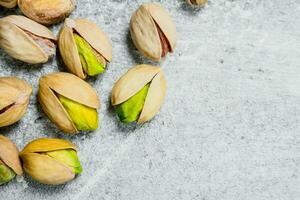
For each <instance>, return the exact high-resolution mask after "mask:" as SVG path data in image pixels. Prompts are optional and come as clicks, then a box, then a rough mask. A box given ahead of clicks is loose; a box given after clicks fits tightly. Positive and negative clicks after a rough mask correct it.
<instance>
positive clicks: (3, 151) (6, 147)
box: [0, 135, 23, 185]
mask: <svg viewBox="0 0 300 200" xmlns="http://www.w3.org/2000/svg"><path fill="white" fill-rule="evenodd" d="M22 174H23V170H22V167H21V162H20V159H19V150H18V148H17V147H16V145H15V144H14V143H13V142H12V141H10V140H9V139H8V138H7V137H5V136H3V135H0V185H2V184H4V183H7V182H9V181H10V180H12V179H13V178H14V177H15V176H16V175H22Z"/></svg>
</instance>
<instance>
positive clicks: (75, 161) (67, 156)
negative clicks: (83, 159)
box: [46, 149, 82, 174]
mask: <svg viewBox="0 0 300 200" xmlns="http://www.w3.org/2000/svg"><path fill="white" fill-rule="evenodd" d="M46 154H47V155H48V156H50V157H52V158H54V159H55V160H57V161H59V162H62V163H64V164H66V165H68V166H69V167H71V168H72V169H73V170H74V173H75V174H80V173H81V172H82V166H81V164H80V161H79V158H78V156H77V153H76V151H75V150H73V149H67V150H57V151H49V152H46Z"/></svg>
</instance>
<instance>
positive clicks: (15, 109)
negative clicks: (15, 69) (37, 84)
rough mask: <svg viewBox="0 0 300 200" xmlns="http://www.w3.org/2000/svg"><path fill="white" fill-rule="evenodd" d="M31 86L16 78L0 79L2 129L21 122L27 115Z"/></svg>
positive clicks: (0, 120)
mask: <svg viewBox="0 0 300 200" xmlns="http://www.w3.org/2000/svg"><path fill="white" fill-rule="evenodd" d="M31 92H32V88H31V86H30V85H29V84H28V83H26V82H25V81H23V80H21V79H19V78H16V77H0V127H4V126H9V125H11V124H13V123H15V122H17V121H19V120H20V119H21V118H22V117H23V116H24V114H25V113H26V110H27V107H28V104H29V98H30V95H31Z"/></svg>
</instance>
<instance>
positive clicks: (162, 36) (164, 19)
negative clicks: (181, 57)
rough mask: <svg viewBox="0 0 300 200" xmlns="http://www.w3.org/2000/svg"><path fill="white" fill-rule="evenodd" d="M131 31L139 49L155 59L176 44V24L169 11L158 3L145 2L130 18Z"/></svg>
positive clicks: (172, 48)
mask: <svg viewBox="0 0 300 200" xmlns="http://www.w3.org/2000/svg"><path fill="white" fill-rule="evenodd" d="M130 33H131V37H132V40H133V43H134V44H135V46H136V47H137V49H138V50H139V51H140V52H141V53H142V54H143V55H144V56H146V57H148V58H150V59H153V60H155V61H159V60H160V59H161V57H164V56H165V54H166V53H167V52H169V51H170V52H172V51H173V50H174V48H175V46H176V28H175V25H174V23H173V21H172V18H171V16H170V15H169V13H168V11H167V10H166V9H165V8H163V7H162V6H161V5H160V4H158V3H144V4H143V5H141V6H140V7H139V9H138V10H136V12H135V13H134V14H133V15H132V17H131V20H130ZM165 48H167V49H165Z"/></svg>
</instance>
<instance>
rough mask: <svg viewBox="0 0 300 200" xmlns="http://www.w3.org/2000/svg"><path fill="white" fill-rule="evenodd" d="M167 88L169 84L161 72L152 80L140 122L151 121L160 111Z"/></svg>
mask: <svg viewBox="0 0 300 200" xmlns="http://www.w3.org/2000/svg"><path fill="white" fill-rule="evenodd" d="M166 88H167V84H166V80H165V77H164V74H163V73H162V72H160V73H158V74H157V75H156V76H155V77H154V78H153V80H152V81H151V84H150V88H149V90H148V94H147V98H146V100H145V104H144V108H143V110H142V112H141V115H140V117H139V120H138V123H144V122H146V121H149V120H150V119H152V118H153V117H154V116H155V114H156V113H158V111H159V109H160V107H161V105H162V103H163V102H164V98H165V96H166Z"/></svg>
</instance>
